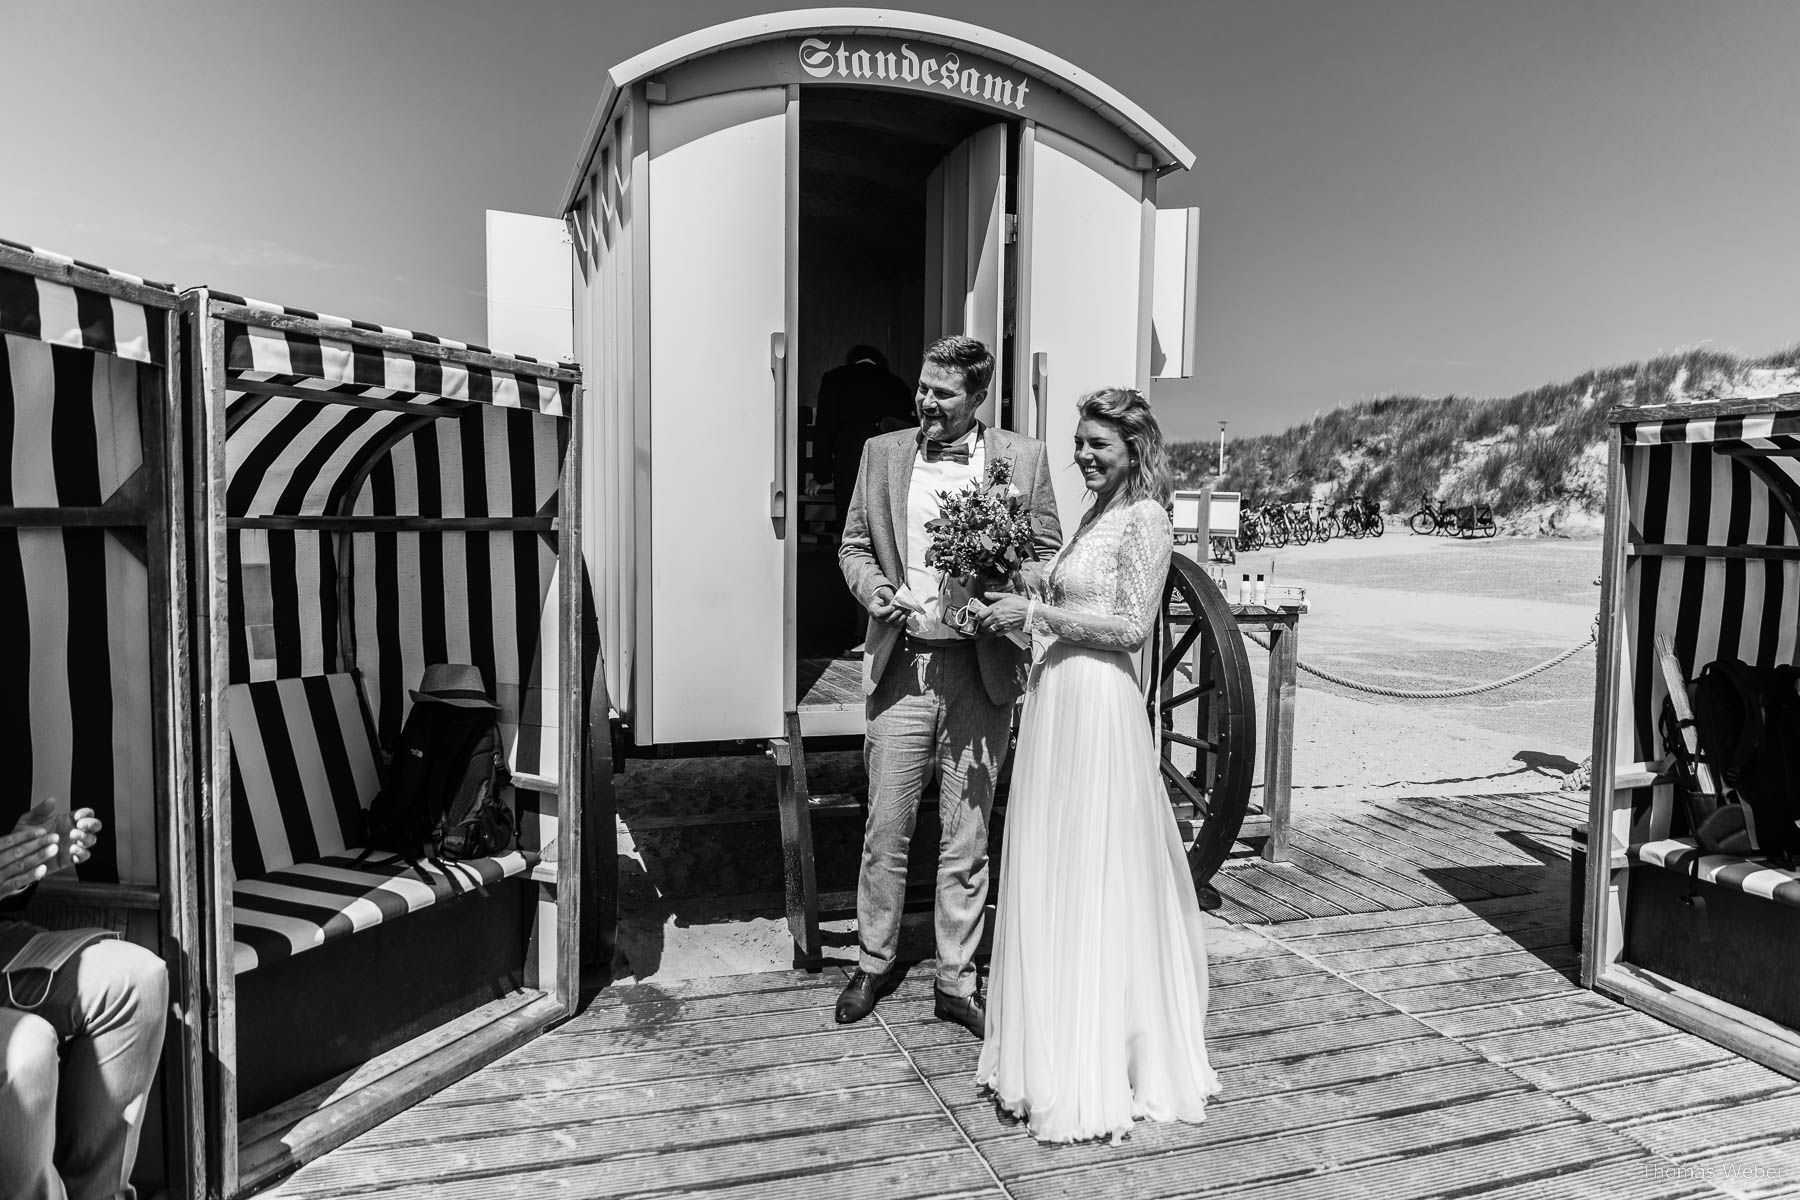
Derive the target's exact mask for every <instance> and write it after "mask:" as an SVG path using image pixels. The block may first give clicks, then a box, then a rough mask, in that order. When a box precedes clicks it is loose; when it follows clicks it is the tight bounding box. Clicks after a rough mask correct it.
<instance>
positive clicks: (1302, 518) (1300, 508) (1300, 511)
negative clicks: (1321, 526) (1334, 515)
mask: <svg viewBox="0 0 1800 1200" xmlns="http://www.w3.org/2000/svg"><path fill="white" fill-rule="evenodd" d="M1285 510H1286V513H1287V522H1288V528H1289V529H1290V530H1292V531H1293V535H1294V545H1296V546H1304V545H1306V544H1307V543H1308V542H1310V541H1312V540H1313V521H1312V506H1311V505H1309V504H1288V505H1286V506H1285Z"/></svg>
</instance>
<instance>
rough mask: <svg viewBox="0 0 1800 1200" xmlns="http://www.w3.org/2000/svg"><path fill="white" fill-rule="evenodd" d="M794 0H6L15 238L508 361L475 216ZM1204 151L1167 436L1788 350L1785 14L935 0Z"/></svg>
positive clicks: (930, 8) (1721, 0) (551, 197)
mask: <svg viewBox="0 0 1800 1200" xmlns="http://www.w3.org/2000/svg"><path fill="white" fill-rule="evenodd" d="M779 7H782V6H781V5H779V4H776V3H772V2H771V0H761V2H760V3H759V2H755V0H742V2H737V0H696V2H688V0H665V2H663V3H645V2H644V0H631V2H629V3H615V2H613V0H597V2H590V3H560V4H559V3H536V2H531V0H506V2H504V3H487V4H484V3H475V2H473V0H430V2H427V0H405V2H401V0H365V2H362V3H349V2H339V3H319V2H308V3H267V2H263V0H237V2H234V3H230V4H225V3H211V4H195V3H181V2H177V0H158V2H157V3H154V4H146V3H137V2H132V3H125V2H123V0H115V2H106V3H103V2H99V0H59V2H51V0H43V2H27V0H0V46H4V47H5V48H6V50H7V54H6V58H7V67H6V70H5V71H4V72H0V112H4V113H6V114H7V118H6V120H5V121H4V122H3V123H0V146H3V147H4V149H3V151H0V236H4V237H7V238H10V239H12V240H14V241H22V242H27V243H30V244H33V245H38V246H43V247H46V248H49V249H53V250H56V251H59V252H61V253H65V254H72V255H74V256H76V257H78V258H83V259H87V260H89V261H94V262H99V263H103V264H105V265H107V266H111V267H115V268H118V269H121V270H125V271H129V272H132V273H134V274H139V275H144V276H148V277H150V278H156V279H162V280H166V281H169V282H173V283H176V284H178V285H182V286H188V285H195V284H202V283H204V284H210V285H212V286H214V287H217V288H220V289H222V290H225V291H230V292H237V293H241V294H247V295H252V296H257V297H260V298H264V299H269V300H274V301H276V302H279V303H283V304H288V305H291V306H295V307H301V308H310V309H316V310H320V311H324V312H331V313H337V314H341V315H345V316H353V317H358V318H362V319H365V320H373V321H379V322H382V323H385V324H389V325H398V326H403V327H407V328H414V329H422V330H428V331H431V332H433V333H437V334H440V335H443V336H447V337H452V338H458V339H460V340H464V341H475V342H480V341H483V340H485V328H486V308H485V296H484V291H483V287H484V283H483V278H484V273H485V262H484V248H483V237H484V231H483V230H484V211H485V210H486V209H489V208H497V209H508V210H512V211H517V212H529V213H539V214H543V215H551V216H554V215H558V214H557V213H556V211H555V210H556V205H557V203H558V201H559V199H560V194H561V190H562V187H563V185H564V183H565V181H566V180H567V178H568V176H569V172H570V170H571V168H572V165H573V161H574V158H575V156H576V155H577V154H578V153H579V152H580V150H581V148H582V144H581V143H582V135H583V133H584V131H585V129H586V126H587V122H588V119H589V117H590V116H591V115H592V112H593V108H594V104H595V102H596V100H597V99H598V98H599V94H600V90H601V84H602V80H603V76H604V73H605V70H606V68H608V67H609V66H611V65H613V64H614V63H616V62H619V61H621V60H623V59H625V58H628V57H630V56H632V55H634V54H636V53H638V52H639V51H641V50H644V49H647V48H649V47H650V46H653V45H655V44H657V43H659V42H662V41H664V40H667V39H669V38H672V37H675V36H678V35H680V34H683V33H686V32H689V31H692V30H694V29H698V28H702V27H704V26H706V25H710V24H714V23H716V22H719V21H723V20H729V19H732V18H735V17H739V16H746V15H750V14H753V13H757V12H765V11H772V10H774V9H776V8H779ZM907 7H909V8H912V9H914V10H918V11H925V12H933V13H938V14H941V15H944V16H950V17H955V18H958V19H961V20H965V21H970V22H973V23H975V24H978V25H984V26H987V27H989V28H992V29H995V30H999V31H1001V32H1004V33H1008V34H1011V35H1013V36H1015V37H1019V38H1022V39H1024V40H1026V41H1029V42H1033V43H1035V44H1037V45H1039V46H1041V47H1043V48H1045V49H1047V50H1049V51H1051V52H1052V53H1055V54H1058V55H1061V56H1062V57H1064V58H1067V59H1069V60H1070V61H1072V62H1074V63H1076V64H1078V65H1079V66H1081V67H1083V68H1084V69H1086V70H1088V71H1090V72H1092V73H1093V74H1095V75H1097V76H1099V77H1100V78H1101V79H1104V80H1106V81H1107V82H1108V83H1110V84H1111V85H1112V86H1114V87H1115V88H1117V89H1118V90H1120V91H1122V92H1124V93H1125V94H1126V95H1128V96H1130V97H1131V98H1132V99H1133V100H1135V101H1136V102H1137V103H1139V104H1140V105H1142V106H1143V107H1144V108H1145V109H1147V110H1148V111H1149V112H1150V113H1152V114H1153V115H1155V116H1156V117H1157V118H1158V119H1159V120H1160V121H1161V122H1162V123H1163V124H1164V125H1165V126H1166V127H1167V128H1169V129H1170V130H1171V131H1172V132H1174V134H1175V135H1176V136H1177V137H1179V138H1181V139H1182V140H1183V141H1185V142H1186V143H1187V144H1188V146H1189V147H1190V148H1192V149H1193V151H1194V152H1195V155H1196V157H1197V162H1196V164H1195V168H1194V170H1193V171H1191V172H1186V173H1179V174H1176V175H1173V176H1170V177H1167V178H1165V179H1164V180H1163V181H1162V183H1161V184H1160V186H1159V191H1158V202H1159V203H1160V204H1162V205H1164V206H1165V207H1178V206H1195V207H1198V208H1199V209H1200V231H1201V233H1200V236H1201V242H1202V245H1201V251H1200V313H1199V342H1198V349H1197V353H1198V361H1197V365H1196V372H1195V375H1194V377H1193V378H1192V379H1189V380H1180V381H1163V382H1159V383H1158V384H1157V385H1156V387H1155V390H1154V391H1153V393H1152V400H1153V402H1154V403H1155V405H1156V408H1157V410H1158V412H1159V413H1160V414H1161V416H1162V418H1163V422H1164V425H1165V427H1166V428H1167V429H1168V431H1169V432H1170V434H1171V435H1172V436H1174V437H1177V438H1184V437H1207V438H1211V437H1216V436H1217V432H1218V425H1217V422H1218V421H1220V420H1227V421H1229V422H1230V429H1229V432H1230V433H1231V434H1233V435H1237V434H1250V433H1266V432H1273V431H1276V430H1279V429H1282V428H1285V427H1286V426H1288V425H1289V424H1291V423H1293V422H1294V421H1297V420H1303V419H1305V418H1307V417H1310V416H1312V415H1313V414H1314V413H1315V412H1318V411H1322V410H1326V409H1330V408H1333V407H1336V406H1337V405H1339V404H1342V403H1347V402H1353V401H1356V400H1359V399H1364V398H1367V397H1371V396H1379V395H1386V394H1391V393H1402V394H1423V395H1442V394H1459V395H1470V396H1500V395H1510V394H1512V393H1514V392H1517V391H1521V390H1523V389H1526V388H1530V387H1534V386H1537V385H1539V384H1542V383H1550V382H1555V381H1560V380H1564V379H1567V378H1570V377H1571V376H1574V375H1576V374H1579V373H1580V372H1581V371H1584V370H1586V369H1588V368H1590V367H1599V366H1607V365H1611V364H1614V363H1620V362H1627V361H1632V360H1636V359H1639V358H1644V357H1648V356H1650V355H1653V354H1657V353H1661V352H1666V351H1673V350H1678V349H1684V348H1689V347H1695V346H1701V345H1706V346H1712V347H1716V348H1720V349H1725V350H1731V351H1735V352H1738V353H1742V354H1751V355H1755V354H1763V353H1768V352H1771V351H1774V350H1777V349H1780V348H1782V347H1784V346H1788V345H1791V344H1793V343H1794V342H1795V341H1796V340H1800V311H1797V310H1800V304H1797V303H1796V300H1795V296H1796V290H1795V287H1794V282H1793V280H1792V279H1791V278H1790V277H1789V275H1788V272H1789V271H1791V270H1793V268H1794V265H1795V264H1796V262H1800V200H1797V197H1800V153H1796V141H1797V137H1796V133H1795V129H1796V116H1797V115H1800V72H1796V71H1794V70H1793V69H1792V62H1791V58H1792V49H1793V47H1795V46H1797V45H1800V4H1796V3H1793V2H1792V0H1709V2H1707V3H1698V2H1695V0H1683V2H1665V0H1483V2H1480V3H1477V2H1474V0H1189V2H1185V3H1175V2H1166V3H1152V2H1149V0H1109V2H1108V3H1104V4H1101V3H1048V2H1045V0H965V2H964V3H960V4H954V5H953V4H942V3H935V2H933V0H909V3H908V4H907Z"/></svg>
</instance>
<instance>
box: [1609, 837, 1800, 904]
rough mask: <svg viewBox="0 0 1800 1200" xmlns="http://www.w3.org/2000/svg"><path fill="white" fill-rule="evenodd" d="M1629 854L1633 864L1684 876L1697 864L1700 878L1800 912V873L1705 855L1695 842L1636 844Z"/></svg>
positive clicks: (1759, 862)
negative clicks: (1644, 864)
mask: <svg viewBox="0 0 1800 1200" xmlns="http://www.w3.org/2000/svg"><path fill="white" fill-rule="evenodd" d="M1626 854H1627V855H1628V856H1629V857H1630V858H1631V859H1632V861H1634V862H1641V863H1647V864H1649V865H1650V866H1653V867H1667V868H1669V869H1670V870H1672V871H1680V872H1681V873H1682V874H1684V875H1685V874H1687V873H1688V872H1690V871H1694V870H1695V866H1696V863H1697V864H1698V871H1697V874H1698V877H1699V878H1701V879H1704V880H1706V881H1707V882H1708V883H1716V884H1718V885H1720V886H1721V887H1729V888H1736V889H1737V890H1738V891H1740V892H1743V893H1744V894H1745V895H1747V896H1761V897H1762V898H1763V899H1765V900H1773V901H1775V902H1776V903H1777V904H1790V905H1793V906H1794V907H1795V908H1800V871H1796V870H1790V869H1789V868H1787V867H1778V866H1776V865H1775V864H1774V863H1771V862H1767V861H1765V860H1763V859H1758V858H1740V857H1739V856H1737V855H1735V854H1702V853H1701V852H1700V847H1699V844H1698V843H1697V842H1695V841H1694V839H1693V838H1661V839H1659V840H1657V841H1650V842H1634V843H1633V844H1632V845H1631V846H1630V847H1628V848H1627V849H1626Z"/></svg>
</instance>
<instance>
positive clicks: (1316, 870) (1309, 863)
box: [1287, 831, 1420, 912]
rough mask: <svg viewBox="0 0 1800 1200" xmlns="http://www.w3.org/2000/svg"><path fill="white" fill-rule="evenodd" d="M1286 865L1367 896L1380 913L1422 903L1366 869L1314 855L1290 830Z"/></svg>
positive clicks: (1314, 877) (1308, 875)
mask: <svg viewBox="0 0 1800 1200" xmlns="http://www.w3.org/2000/svg"><path fill="white" fill-rule="evenodd" d="M1294 832H1297V831H1294ZM1287 864H1288V865H1289V866H1291V867H1293V868H1294V869H1295V870H1298V871H1304V872H1306V874H1307V877H1308V878H1311V879H1319V880H1323V881H1324V882H1327V883H1330V884H1334V885H1335V886H1337V887H1339V888H1341V889H1343V890H1345V891H1351V892H1355V893H1356V894H1358V895H1361V896H1367V897H1368V898H1369V900H1370V901H1371V902H1372V903H1374V904H1376V905H1378V906H1379V908H1375V909H1371V910H1369V911H1371V912H1379V911H1382V910H1384V909H1385V910H1387V911H1389V912H1394V911H1397V910H1400V909H1405V908H1412V907H1414V906H1415V905H1417V904H1419V903H1420V901H1419V899H1418V897H1416V896H1413V895H1411V894H1409V893H1407V892H1404V891H1401V890H1399V889H1396V888H1392V887H1388V886H1387V885H1385V884H1383V883H1382V882H1381V881H1380V880H1379V879H1374V878H1371V877H1370V876H1369V874H1368V871H1367V869H1366V868H1365V869H1362V870H1351V869H1350V868H1348V867H1346V866H1343V865H1341V864H1339V863H1337V862H1334V861H1331V860H1328V859H1324V858H1320V857H1319V856H1317V855H1315V854H1312V853H1311V852H1309V851H1308V850H1307V849H1306V847H1304V846H1302V845H1299V844H1298V843H1296V842H1295V841H1293V840H1292V833H1291V832H1290V840H1289V842H1288V856H1287Z"/></svg>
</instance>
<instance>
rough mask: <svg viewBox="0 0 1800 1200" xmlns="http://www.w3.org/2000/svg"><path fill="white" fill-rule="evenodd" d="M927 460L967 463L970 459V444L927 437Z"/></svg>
mask: <svg viewBox="0 0 1800 1200" xmlns="http://www.w3.org/2000/svg"><path fill="white" fill-rule="evenodd" d="M925 461H926V462H953V463H966V462H968V461H969V444H968V443H967V442H961V443H951V442H934V441H932V440H931V439H930V438H926V439H925Z"/></svg>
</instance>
